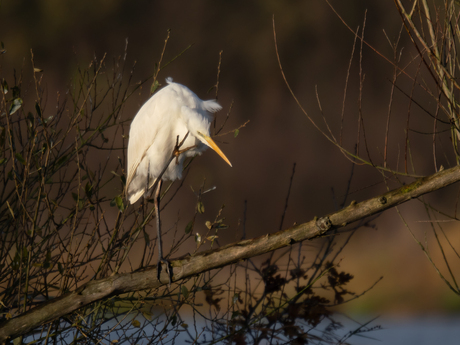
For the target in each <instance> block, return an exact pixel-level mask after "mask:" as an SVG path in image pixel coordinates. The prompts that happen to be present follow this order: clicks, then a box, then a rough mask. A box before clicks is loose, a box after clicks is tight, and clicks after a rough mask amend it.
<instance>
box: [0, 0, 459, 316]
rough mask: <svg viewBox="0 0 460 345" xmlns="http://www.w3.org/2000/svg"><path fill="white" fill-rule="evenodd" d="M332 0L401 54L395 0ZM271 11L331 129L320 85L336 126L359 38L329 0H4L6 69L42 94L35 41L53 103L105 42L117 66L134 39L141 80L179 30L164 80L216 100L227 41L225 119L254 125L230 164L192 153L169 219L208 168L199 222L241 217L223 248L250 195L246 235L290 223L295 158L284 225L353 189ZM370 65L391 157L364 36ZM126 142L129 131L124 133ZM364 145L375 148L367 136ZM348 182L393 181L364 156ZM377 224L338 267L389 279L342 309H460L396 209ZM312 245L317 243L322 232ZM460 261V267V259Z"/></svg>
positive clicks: (384, 86)
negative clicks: (34, 74)
mask: <svg viewBox="0 0 460 345" xmlns="http://www.w3.org/2000/svg"><path fill="white" fill-rule="evenodd" d="M332 4H333V5H334V6H335V9H336V10H337V12H338V13H339V14H340V15H341V16H342V17H343V19H344V20H345V21H346V23H347V24H348V25H349V26H350V27H351V28H353V29H356V28H358V27H359V28H360V29H362V27H363V21H364V17H365V15H366V18H367V19H366V26H365V33H364V36H365V37H366V39H367V40H368V42H369V43H370V44H372V45H373V47H374V48H375V49H377V50H378V51H379V52H380V53H381V54H382V55H384V56H386V57H388V58H389V59H390V60H391V59H393V50H392V48H391V46H390V43H389V42H388V40H387V37H388V38H389V39H390V40H396V38H397V37H398V34H399V32H400V30H401V20H400V17H399V14H398V12H397V10H396V8H395V7H394V4H393V2H392V1H365V0H361V1H359V0H349V1H332ZM366 11H367V12H366ZM273 16H274V18H275V22H276V33H277V41H278V46H279V53H280V58H281V62H282V64H283V68H284V71H285V73H286V76H287V79H288V81H289V83H290V85H291V87H292V88H293V90H294V92H295V93H296V95H297V97H298V99H299V101H300V102H301V103H302V105H303V107H304V108H305V109H306V110H307V112H308V114H309V115H310V116H311V117H312V118H314V119H315V121H317V122H318V123H319V124H320V126H321V128H323V129H325V128H326V127H325V126H324V122H323V119H322V114H321V112H320V110H319V107H318V101H317V98H316V89H315V88H317V91H318V95H319V99H320V101H321V105H322V110H323V113H324V116H325V118H326V119H327V121H328V123H329V125H330V127H331V130H332V131H333V133H334V135H336V136H337V137H338V136H339V132H340V114H341V112H342V103H343V91H344V86H345V80H346V76H347V68H348V64H349V60H350V56H351V52H352V48H353V42H354V39H355V37H354V35H353V33H352V32H350V31H349V30H348V29H347V28H346V26H345V25H344V24H343V23H342V22H341V20H340V19H339V18H338V17H337V15H336V14H334V12H333V11H332V10H331V8H330V7H329V6H328V4H327V3H326V2H325V1H323V0H311V1H298V0H290V1H267V0H259V1H241V0H240V1H201V0H199V1H145V0H137V1H121V0H104V1H102V0H101V1H95V0H93V1H88V0H80V1H61V0H47V1H31V0H15V1H1V2H0V41H2V42H3V43H4V45H5V49H6V50H7V52H6V54H3V56H2V63H1V65H2V70H1V71H0V74H1V75H2V77H4V78H9V79H11V78H13V69H16V71H20V70H21V69H23V70H24V80H26V81H28V82H27V83H26V84H25V85H24V86H25V89H27V88H29V89H30V90H29V93H30V94H31V95H33V83H32V79H31V78H30V77H31V64H30V50H31V49H32V50H33V53H34V57H35V65H36V66H37V67H39V68H42V69H43V70H44V78H45V79H44V80H45V85H46V89H47V94H48V97H49V98H50V102H51V100H54V99H55V94H56V92H60V93H61V94H65V92H66V90H67V89H68V88H69V87H71V82H72V80H75V79H76V78H77V68H78V67H79V66H83V67H86V66H87V65H88V64H89V63H90V62H91V60H92V59H93V57H94V56H96V57H97V58H98V59H100V58H102V56H103V54H104V53H107V60H106V61H107V64H110V63H112V60H113V59H114V58H117V57H118V56H120V55H123V54H124V47H125V41H126V39H128V42H129V44H128V56H127V66H131V65H133V64H134V62H136V68H135V72H134V81H135V82H136V81H141V80H144V79H146V78H147V77H148V76H150V75H152V73H153V71H154V64H155V62H157V61H158V59H159V58H160V55H161V51H162V49H163V45H164V41H165V38H166V36H167V32H168V30H170V39H169V42H168V45H167V48H166V52H165V56H164V59H163V62H166V61H169V60H170V59H171V58H173V57H174V56H176V55H177V54H179V53H180V52H181V51H183V50H184V49H185V48H186V47H187V46H189V45H190V44H193V46H192V47H191V48H190V49H188V50H187V51H186V52H185V53H184V54H183V55H182V56H181V57H180V58H178V59H177V60H176V61H174V62H173V63H172V64H170V65H169V66H167V67H166V68H165V69H164V70H162V71H161V73H160V75H159V82H160V83H161V84H165V83H164V79H165V78H166V77H169V76H171V77H173V78H174V80H175V81H176V82H179V83H182V84H185V85H187V86H188V87H189V88H191V89H192V90H193V91H195V92H196V93H197V94H198V96H199V97H201V98H202V99H206V98H213V97H214V96H215V91H214V90H213V91H211V92H209V93H207V92H208V90H209V89H210V87H212V86H213V85H214V84H215V83H216V75H217V65H218V61H219V52H220V51H223V53H222V65H221V74H220V80H219V82H220V84H219V94H218V99H219V102H220V103H221V105H222V106H223V107H224V110H223V111H221V112H220V113H219V115H218V121H219V123H222V121H223V119H224V117H225V114H226V113H227V112H228V110H229V108H230V105H231V103H232V102H234V104H233V107H232V111H231V116H230V119H229V121H228V123H227V125H226V130H231V129H233V128H236V127H238V126H239V125H240V124H242V123H244V122H246V121H247V120H250V122H249V124H248V125H247V126H246V127H245V128H242V129H241V130H240V133H239V135H238V136H237V137H236V138H233V135H232V134H230V135H229V136H226V137H224V138H222V139H219V140H220V141H221V142H220V144H219V145H220V147H221V148H222V150H223V151H224V152H225V154H226V155H227V157H228V158H229V159H230V161H231V162H232V164H233V168H229V167H228V166H227V165H226V164H225V163H224V162H223V161H222V160H221V159H220V158H219V157H218V156H217V155H216V154H214V153H213V152H206V153H205V154H204V155H203V156H202V157H200V158H199V159H198V160H196V161H195V162H194V164H193V167H192V169H191V171H190V173H189V174H188V176H187V180H186V182H185V186H186V188H183V189H182V190H181V191H180V193H181V194H180V198H178V200H177V201H175V204H172V205H171V206H169V207H168V209H167V210H165V214H164V215H163V222H164V223H165V224H166V225H167V224H168V220H170V226H173V223H174V222H175V221H176V220H177V218H178V217H179V218H180V221H179V227H185V225H186V224H187V222H188V221H189V220H190V218H191V217H192V215H193V212H194V205H195V204H194V202H195V196H194V195H193V193H192V192H191V191H190V188H189V187H188V186H193V187H194V188H195V189H197V188H199V186H200V185H201V183H202V181H203V178H206V185H207V186H214V185H215V186H216V187H217V189H216V190H215V191H214V192H212V193H208V194H206V195H205V197H204V200H203V202H204V204H205V207H206V214H205V216H203V217H202V218H200V219H199V221H200V222H201V223H200V225H199V226H201V227H202V228H203V230H202V232H205V229H204V221H205V220H207V219H214V217H215V214H216V213H217V212H218V210H219V209H220V207H221V205H222V204H225V209H224V213H223V214H224V216H225V217H226V222H227V223H228V225H229V226H230V228H229V229H228V230H227V232H225V231H223V232H221V233H219V241H220V244H221V245H222V244H225V243H230V242H233V241H235V240H238V239H240V238H241V236H242V226H241V224H240V225H238V224H239V223H241V220H242V219H243V215H244V211H245V203H244V202H245V200H247V208H246V236H247V237H255V236H259V235H263V234H265V233H269V232H275V231H277V230H278V229H279V226H280V221H281V215H282V213H283V208H284V203H285V198H286V195H287V191H288V186H289V182H290V176H291V174H292V169H293V164H294V163H296V169H295V175H294V178H293V185H292V191H291V195H290V199H289V207H288V210H287V213H286V217H285V220H284V224H283V228H287V227H289V226H290V225H292V224H293V223H294V222H297V223H301V222H305V221H308V220H310V219H312V218H313V217H314V216H321V215H325V214H327V213H330V212H333V211H335V210H336V209H337V207H338V205H339V204H340V203H341V202H342V201H343V200H344V197H345V193H346V190H347V183H348V181H349V179H350V173H351V170H352V164H351V162H350V161H349V160H348V159H346V158H344V156H343V155H342V154H341V153H340V151H339V150H338V149H337V148H336V147H335V146H334V145H332V144H331V143H330V142H329V141H327V140H326V139H325V138H324V136H323V135H322V134H321V133H320V132H319V131H318V130H316V129H315V128H314V127H313V126H312V124H311V123H310V122H309V120H308V119H307V118H306V116H305V115H304V114H303V113H302V112H301V111H300V109H299V107H298V106H297V105H296V103H295V101H294V99H293V98H292V96H291V95H290V93H289V91H288V89H287V87H286V85H285V83H284V81H283V79H282V76H281V73H280V69H279V66H278V62H277V58H276V54H275V45H274V39H273V27H272V18H273ZM359 45H360V42H359V41H358V42H357V47H356V50H355V57H354V60H353V63H352V68H351V71H350V78H349V90H348V94H347V100H346V102H345V105H346V108H345V121H344V128H343V140H344V145H345V146H346V148H347V149H348V150H350V151H352V152H353V151H354V145H355V143H356V137H357V130H356V128H357V120H356V119H357V115H358V96H359V65H358V58H359ZM400 46H401V47H402V46H405V47H406V48H405V51H404V56H403V60H404V59H406V61H409V60H410V58H411V57H413V56H415V55H416V52H415V50H414V49H413V48H412V46H411V43H410V42H409V40H408V39H407V36H405V35H404V34H403V35H402V38H401V42H400ZM362 67H363V73H364V74H365V79H364V84H363V87H364V88H363V94H362V110H363V116H364V119H365V125H366V135H367V139H368V141H369V150H370V153H371V155H372V157H373V159H374V161H375V162H376V163H377V164H382V162H383V160H382V154H383V153H382V152H383V146H384V139H385V132H384V127H385V124H386V120H387V113H388V103H389V100H390V90H391V82H390V80H391V78H392V74H393V67H392V66H391V64H390V63H388V62H387V61H385V59H383V58H382V57H381V56H379V55H378V54H376V53H375V52H374V51H373V50H372V49H369V48H368V47H366V46H365V47H364V49H363V66H362ZM402 82H404V81H402ZM406 82H407V81H406ZM147 84H149V83H147ZM147 84H146V85H147ZM148 96H149V85H147V87H146V86H144V87H143V88H142V89H141V91H140V92H138V93H136V94H135V95H133V96H132V97H131V98H130V100H129V101H128V103H127V104H126V106H125V108H124V110H123V115H122V116H123V117H124V118H125V119H131V118H132V117H133V116H134V115H135V114H136V112H137V110H138V109H139V108H140V106H141V105H142V104H143V103H144V102H145V101H146V100H147V98H148ZM426 102H427V103H429V101H426ZM393 107H394V110H393V114H394V115H393V118H392V122H391V132H390V143H389V160H388V164H389V165H390V166H391V167H392V168H393V169H399V170H402V168H401V167H402V164H403V162H404V157H403V156H404V138H405V135H404V128H405V124H406V119H407V116H406V112H407V99H406V98H405V97H404V96H403V95H401V94H400V93H398V92H396V95H395V97H394V103H393ZM48 110H51V109H50V108H48ZM414 126H415V127H417V129H419V130H422V129H423V128H424V126H428V127H429V126H432V122H430V119H429V118H428V117H423V116H421V117H420V119H418V120H417V122H416V123H415V124H414ZM224 131H225V130H224ZM411 139H412V143H413V144H414V145H413V147H412V155H413V157H414V163H415V166H416V168H417V173H418V174H419V175H423V174H431V173H433V172H434V171H435V170H434V165H433V159H432V158H430V157H431V156H430V155H426V154H424V152H427V151H428V152H431V151H430V150H431V142H430V140H431V139H427V138H426V137H422V138H419V137H417V136H415V137H412V138H411ZM119 140H120V141H121V140H123V139H122V138H121V136H120V138H119ZM361 154H363V156H364V157H366V155H367V154H365V150H364V148H363V147H361ZM438 162H439V164H441V163H442V164H444V165H445V167H448V166H450V165H452V164H455V162H454V161H453V160H452V159H451V157H450V156H449V154H448V155H447V156H446V157H444V158H442V157H440V158H439V161H438ZM395 186H396V184H394V185H390V187H395ZM350 190H351V192H352V194H351V195H350V196H349V197H348V199H347V204H348V203H349V202H350V201H351V200H358V201H360V200H363V199H364V198H367V197H370V196H374V195H378V194H380V193H382V192H385V191H386V186H385V184H383V183H382V176H381V174H379V173H378V172H376V171H375V169H373V168H371V167H368V166H356V167H355V170H354V175H353V178H352V180H351V189H350ZM113 193H114V195H116V194H117V193H120V191H115V190H114V191H113ZM440 193H441V194H439V193H438V194H435V195H434V196H433V197H432V198H433V199H432V200H434V201H436V200H438V201H442V200H443V199H444V200H445V198H447V197H448V195H450V194H442V192H440ZM446 195H447V196H446ZM449 200H450V199H449ZM401 210H403V211H406V216H407V221H408V222H410V224H411V226H412V227H414V228H417V229H419V230H420V231H421V233H423V231H424V228H423V226H424V225H423V223H421V222H420V223H417V222H419V221H421V220H423V217H424V216H423V214H422V213H421V212H420V211H421V209H420V206H419V205H417V204H416V203H415V202H412V203H411V204H409V205H405V206H403V207H401ZM373 224H374V225H375V226H374V228H364V229H362V230H360V231H359V232H358V233H357V234H356V235H355V236H354V237H353V238H352V241H351V243H350V244H349V245H348V246H347V247H346V249H345V251H344V252H342V254H341V257H342V262H341V264H340V265H341V269H344V270H347V271H349V272H350V273H352V274H353V275H354V276H355V279H354V280H353V282H352V284H351V286H350V289H351V290H353V291H356V292H362V291H364V290H366V289H367V288H369V287H370V286H371V285H372V284H373V283H374V282H375V281H376V280H377V279H378V278H379V277H380V276H384V279H383V281H382V282H380V283H379V284H377V286H376V287H375V288H374V289H373V290H371V291H370V292H368V293H366V294H365V295H364V296H363V297H361V298H359V299H357V300H356V301H354V302H352V303H349V304H347V305H345V306H344V307H343V310H345V311H348V312H365V313H387V314H391V313H394V314H403V315H406V314H409V315H413V314H417V313H422V312H434V313H445V312H455V311H458V310H459V307H460V303H459V302H458V297H457V296H455V295H454V294H453V293H452V292H451V291H450V290H449V289H448V288H447V287H446V285H445V284H444V283H443V282H442V281H441V279H440V278H439V276H438V275H437V274H436V272H435V270H434V268H433V267H432V266H431V265H430V264H429V262H428V260H427V259H426V257H425V256H424V254H423V253H422V251H421V250H420V248H419V247H418V246H417V245H416V243H415V242H414V240H413V239H412V237H411V235H410V233H409V232H408V231H407V230H406V229H405V227H404V225H403V223H402V222H401V220H400V219H399V218H398V215H397V213H396V212H395V211H394V210H390V211H387V212H386V213H385V214H383V215H381V216H380V217H379V218H377V219H376V220H375V221H374V222H373ZM195 230H196V231H200V230H199V228H196V229H195ZM459 234H460V233H459V232H458V231H457V234H454V233H450V234H449V236H451V237H450V239H451V241H454V242H455V240H457V243H458V239H459V236H460V235H459ZM306 245H307V246H310V247H311V251H312V252H313V251H315V246H316V244H315V243H314V242H312V243H308V244H306ZM433 255H434V256H435V257H436V255H437V254H436V253H433ZM449 255H450V254H449ZM454 269H456V270H457V272H458V266H456V267H454Z"/></svg>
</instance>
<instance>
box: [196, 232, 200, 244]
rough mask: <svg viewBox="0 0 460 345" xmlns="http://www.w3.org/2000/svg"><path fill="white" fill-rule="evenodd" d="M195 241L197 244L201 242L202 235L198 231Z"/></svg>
mask: <svg viewBox="0 0 460 345" xmlns="http://www.w3.org/2000/svg"><path fill="white" fill-rule="evenodd" d="M195 242H196V243H197V244H200V243H201V235H200V234H199V233H196V234H195Z"/></svg>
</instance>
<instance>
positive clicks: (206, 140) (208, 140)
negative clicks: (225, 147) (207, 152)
mask: <svg viewBox="0 0 460 345" xmlns="http://www.w3.org/2000/svg"><path fill="white" fill-rule="evenodd" d="M198 134H199V135H200V137H201V138H200V139H202V141H203V142H204V143H205V144H207V145H208V146H209V147H210V148H212V149H213V150H214V151H216V152H217V154H218V155H219V156H220V157H221V158H222V159H223V160H224V161H226V162H227V163H228V165H230V166H232V163H230V161H229V160H228V158H227V157H225V155H224V153H223V152H222V150H221V149H220V148H219V146H217V145H216V143H215V142H214V140H212V139H211V137H209V136H207V135H206V134H203V133H200V132H198Z"/></svg>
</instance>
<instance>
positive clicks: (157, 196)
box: [155, 179, 172, 285]
mask: <svg viewBox="0 0 460 345" xmlns="http://www.w3.org/2000/svg"><path fill="white" fill-rule="evenodd" d="M162 183H163V181H162V180H161V179H160V180H159V181H158V187H157V190H156V193H155V213H156V218H157V238H158V265H157V278H158V280H160V274H161V268H162V267H161V263H162V262H163V263H164V264H165V265H166V273H168V278H169V285H171V282H172V268H171V264H170V263H169V261H168V260H166V259H165V258H164V257H163V242H162V240H161V221H160V198H161V185H162ZM160 281H161V280H160Z"/></svg>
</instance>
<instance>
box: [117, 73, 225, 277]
mask: <svg viewBox="0 0 460 345" xmlns="http://www.w3.org/2000/svg"><path fill="white" fill-rule="evenodd" d="M166 82H167V83H168V85H167V86H165V87H164V88H162V89H161V90H160V91H158V92H157V93H155V94H154V95H153V96H152V97H151V98H150V99H149V100H148V101H147V102H146V103H145V104H144V105H143V106H142V107H141V109H140V110H139V112H138V113H137V115H136V116H135V117H134V119H133V121H132V123H131V128H130V130H129V142H128V176H127V180H126V196H127V199H128V200H129V202H130V203H131V204H134V203H135V202H136V201H137V200H138V199H139V198H140V197H141V196H143V195H145V194H146V193H147V192H148V190H149V189H150V188H152V187H153V186H154V184H155V182H156V180H157V179H159V181H158V187H157V190H156V193H155V211H156V218H157V231H158V246H159V257H160V258H159V262H158V271H157V272H158V279H160V272H161V265H160V262H164V263H166V264H167V271H168V276H169V281H170V282H171V276H172V273H171V270H170V267H169V262H168V261H167V260H165V259H164V258H163V250H162V242H161V230H160V207H159V202H160V190H161V184H162V180H170V181H174V180H176V179H180V178H181V177H182V170H183V164H184V160H185V158H187V157H193V156H196V155H201V153H202V152H203V151H204V150H206V149H207V148H208V147H210V148H212V149H213V150H214V151H216V152H217V153H218V154H219V156H221V157H222V158H223V159H224V160H225V161H226V162H227V163H228V164H229V165H230V166H231V164H230V161H229V160H228V159H227V157H225V155H224V154H223V152H222V151H221V150H220V149H219V147H217V145H216V143H215V142H214V141H213V140H212V139H211V137H210V132H209V127H210V125H211V122H212V120H213V116H212V114H211V113H215V112H217V111H219V110H220V109H222V107H221V106H220V105H219V104H218V103H217V102H216V101H215V100H209V101H203V100H201V99H200V98H198V96H197V95H196V94H195V93H193V92H192V91H191V90H190V89H189V88H187V87H185V86H184V85H181V84H178V83H173V81H172V78H167V79H166ZM179 143H180V144H179ZM179 146H180V147H179ZM174 158H176V159H174ZM162 173H163V175H161V174H162ZM160 175H161V176H160Z"/></svg>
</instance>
